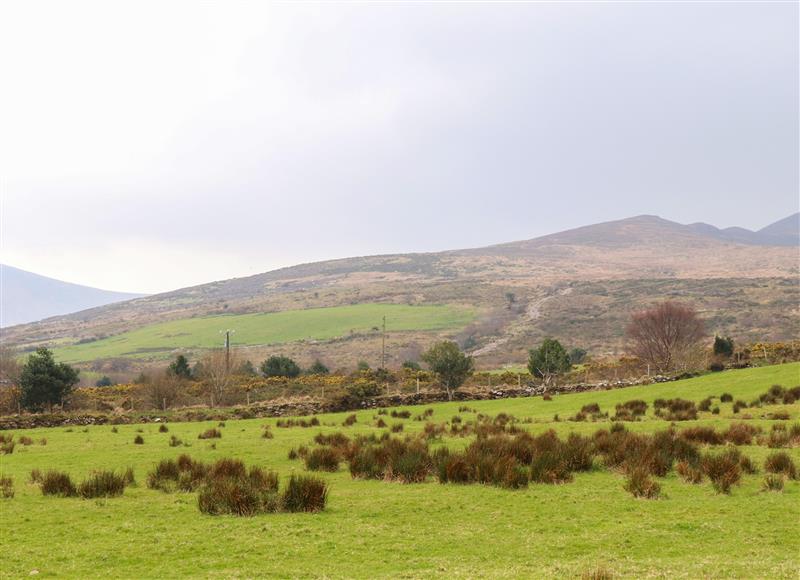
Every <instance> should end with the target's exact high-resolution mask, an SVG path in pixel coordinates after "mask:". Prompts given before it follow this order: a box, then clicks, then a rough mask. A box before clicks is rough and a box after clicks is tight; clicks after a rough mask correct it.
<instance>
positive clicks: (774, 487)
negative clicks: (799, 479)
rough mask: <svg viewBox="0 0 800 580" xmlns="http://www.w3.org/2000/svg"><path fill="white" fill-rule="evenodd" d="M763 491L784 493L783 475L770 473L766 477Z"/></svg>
mask: <svg viewBox="0 0 800 580" xmlns="http://www.w3.org/2000/svg"><path fill="white" fill-rule="evenodd" d="M761 489H763V490H764V491H783V475H780V474H777V473H768V474H767V475H765V476H764V482H763V483H762V484H761Z"/></svg>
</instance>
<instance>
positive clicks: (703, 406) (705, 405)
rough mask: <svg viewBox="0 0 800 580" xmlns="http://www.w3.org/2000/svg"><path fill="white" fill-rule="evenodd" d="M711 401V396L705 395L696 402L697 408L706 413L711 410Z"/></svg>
mask: <svg viewBox="0 0 800 580" xmlns="http://www.w3.org/2000/svg"><path fill="white" fill-rule="evenodd" d="M713 402H714V401H713V400H712V399H711V397H706V398H705V399H703V400H702V401H700V402H699V403H698V404H697V410H698V411H703V412H704V413H708V412H709V411H710V410H711V405H712V403H713Z"/></svg>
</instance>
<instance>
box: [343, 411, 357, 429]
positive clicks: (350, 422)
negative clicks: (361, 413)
mask: <svg viewBox="0 0 800 580" xmlns="http://www.w3.org/2000/svg"><path fill="white" fill-rule="evenodd" d="M356 421H358V417H356V415H355V413H353V414H352V415H348V416H347V417H346V418H345V420H344V421H343V422H342V425H344V426H345V427H351V426H352V425H355V424H356Z"/></svg>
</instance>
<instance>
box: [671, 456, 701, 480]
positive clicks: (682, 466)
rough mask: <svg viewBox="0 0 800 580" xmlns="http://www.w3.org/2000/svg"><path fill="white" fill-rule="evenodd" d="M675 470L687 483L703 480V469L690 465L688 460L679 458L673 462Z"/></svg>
mask: <svg viewBox="0 0 800 580" xmlns="http://www.w3.org/2000/svg"><path fill="white" fill-rule="evenodd" d="M675 471H676V472H677V473H678V475H679V476H681V478H682V479H683V480H684V481H685V482H687V483H695V484H697V483H701V482H702V481H703V470H702V469H700V468H699V467H697V466H696V465H692V464H691V463H690V462H689V461H686V460H681V461H678V462H677V463H676V464H675Z"/></svg>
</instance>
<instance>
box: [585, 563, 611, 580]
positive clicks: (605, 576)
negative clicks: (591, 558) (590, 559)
mask: <svg viewBox="0 0 800 580" xmlns="http://www.w3.org/2000/svg"><path fill="white" fill-rule="evenodd" d="M613 579H614V573H613V572H611V570H609V569H608V568H605V567H603V566H599V567H597V568H593V569H592V570H587V571H586V572H584V573H583V574H581V580H613Z"/></svg>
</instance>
